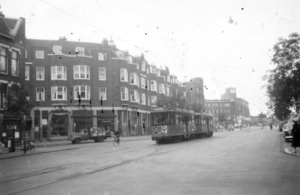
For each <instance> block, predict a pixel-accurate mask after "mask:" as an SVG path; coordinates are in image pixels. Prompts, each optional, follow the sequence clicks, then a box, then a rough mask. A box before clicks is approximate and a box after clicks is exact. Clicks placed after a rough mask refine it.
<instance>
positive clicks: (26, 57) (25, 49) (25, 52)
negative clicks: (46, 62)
mask: <svg viewBox="0 0 300 195" xmlns="http://www.w3.org/2000/svg"><path fill="white" fill-rule="evenodd" d="M25 58H27V49H25Z"/></svg>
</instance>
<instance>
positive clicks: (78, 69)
mask: <svg viewBox="0 0 300 195" xmlns="http://www.w3.org/2000/svg"><path fill="white" fill-rule="evenodd" d="M73 70H74V79H88V80H89V79H90V67H89V66H87V65H75V66H73Z"/></svg>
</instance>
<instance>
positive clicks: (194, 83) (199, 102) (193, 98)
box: [183, 77, 205, 112]
mask: <svg viewBox="0 0 300 195" xmlns="http://www.w3.org/2000/svg"><path fill="white" fill-rule="evenodd" d="M183 85H184V86H186V88H187V90H188V91H189V97H190V103H191V105H193V106H196V107H197V109H198V110H197V111H198V112H203V111H204V110H205V105H204V104H205V100H204V90H203V79H202V78H199V77H198V78H193V79H191V80H190V82H184V83H183Z"/></svg>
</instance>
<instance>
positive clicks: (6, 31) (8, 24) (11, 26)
mask: <svg viewBox="0 0 300 195" xmlns="http://www.w3.org/2000/svg"><path fill="white" fill-rule="evenodd" d="M22 22H23V20H22V18H19V19H16V18H5V17H1V16H0V34H1V35H4V36H6V37H9V38H12V39H13V38H14V37H15V35H16V34H17V32H18V29H19V27H20V25H21V24H22Z"/></svg>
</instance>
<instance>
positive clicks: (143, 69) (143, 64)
mask: <svg viewBox="0 0 300 195" xmlns="http://www.w3.org/2000/svg"><path fill="white" fill-rule="evenodd" d="M142 71H144V72H146V62H145V61H143V62H142Z"/></svg>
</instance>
